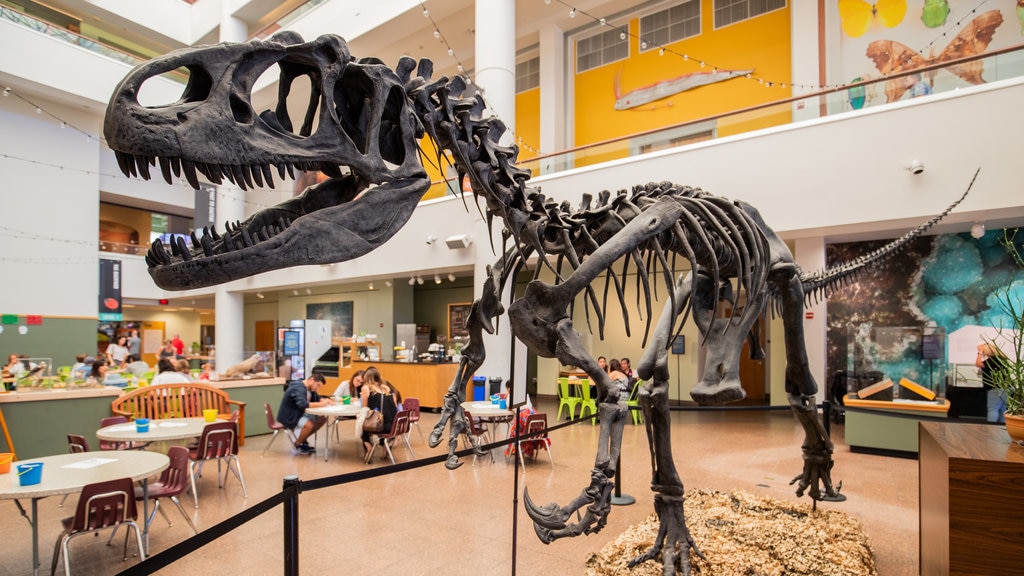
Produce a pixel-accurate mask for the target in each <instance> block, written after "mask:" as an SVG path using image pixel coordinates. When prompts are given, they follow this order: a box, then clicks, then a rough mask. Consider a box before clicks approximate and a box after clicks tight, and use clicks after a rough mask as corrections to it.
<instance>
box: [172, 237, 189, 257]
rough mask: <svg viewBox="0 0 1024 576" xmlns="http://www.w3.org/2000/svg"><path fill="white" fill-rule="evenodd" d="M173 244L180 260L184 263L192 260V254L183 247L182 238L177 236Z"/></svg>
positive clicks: (183, 240) (183, 241)
mask: <svg viewBox="0 0 1024 576" xmlns="http://www.w3.org/2000/svg"><path fill="white" fill-rule="evenodd" d="M174 244H175V246H177V247H178V252H179V256H181V259H182V260H184V261H185V262H188V261H189V260H191V259H192V253H191V252H189V251H188V247H187V246H185V239H184V238H182V237H181V236H178V237H177V239H176V240H175V242H174Z"/></svg>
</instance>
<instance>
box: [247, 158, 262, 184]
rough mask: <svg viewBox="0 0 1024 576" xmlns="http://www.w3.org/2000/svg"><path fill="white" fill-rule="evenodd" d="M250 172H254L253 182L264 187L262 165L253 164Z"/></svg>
mask: <svg viewBox="0 0 1024 576" xmlns="http://www.w3.org/2000/svg"><path fill="white" fill-rule="evenodd" d="M249 172H251V173H252V181H253V183H254V184H256V186H258V187H260V188H262V187H263V171H262V170H260V167H259V166H258V165H256V164H253V165H252V166H249Z"/></svg>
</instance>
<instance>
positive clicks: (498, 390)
mask: <svg viewBox="0 0 1024 576" xmlns="http://www.w3.org/2000/svg"><path fill="white" fill-rule="evenodd" d="M487 382H488V386H487V390H488V396H493V395H494V394H503V393H504V392H505V389H504V387H503V386H502V384H503V383H504V382H505V380H504V379H503V378H502V377H501V376H491V377H490V379H488V381H487Z"/></svg>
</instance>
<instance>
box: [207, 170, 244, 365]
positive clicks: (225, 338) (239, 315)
mask: <svg viewBox="0 0 1024 576" xmlns="http://www.w3.org/2000/svg"><path fill="white" fill-rule="evenodd" d="M244 219H245V192H243V191H242V190H241V189H240V188H238V187H237V186H235V185H233V184H231V183H229V182H225V183H224V184H223V185H220V186H218V187H217V222H218V223H219V224H218V225H217V228H218V229H219V230H221V231H222V232H223V229H224V222H226V221H230V222H235V221H237V220H244ZM214 306H215V307H216V312H215V322H216V328H217V335H216V338H217V354H216V361H217V370H218V371H221V372H222V371H224V370H227V369H228V368H230V367H232V366H234V365H235V364H238V363H239V362H241V361H242V348H243V344H242V340H243V338H242V335H243V332H244V329H245V323H244V320H245V299H244V296H243V294H242V293H241V292H234V291H231V290H229V289H228V287H227V286H226V285H224V284H221V285H219V286H217V291H216V292H215V293H214Z"/></svg>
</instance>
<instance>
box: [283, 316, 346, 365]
mask: <svg viewBox="0 0 1024 576" xmlns="http://www.w3.org/2000/svg"><path fill="white" fill-rule="evenodd" d="M330 347H331V321H330V320H292V321H291V322H289V323H288V327H287V328H278V329H277V349H278V353H279V354H280V356H282V357H283V358H284V359H285V360H288V361H289V363H290V364H291V374H290V375H289V376H288V379H289V380H305V379H306V377H307V376H309V372H310V371H311V370H312V368H314V367H315V366H316V365H317V364H316V363H317V360H318V359H320V357H321V356H322V355H323V354H324V353H325V352H327V351H328V349H329V348H330ZM335 373H337V369H335Z"/></svg>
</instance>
